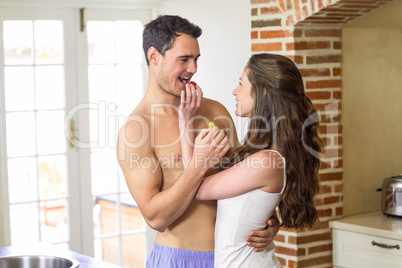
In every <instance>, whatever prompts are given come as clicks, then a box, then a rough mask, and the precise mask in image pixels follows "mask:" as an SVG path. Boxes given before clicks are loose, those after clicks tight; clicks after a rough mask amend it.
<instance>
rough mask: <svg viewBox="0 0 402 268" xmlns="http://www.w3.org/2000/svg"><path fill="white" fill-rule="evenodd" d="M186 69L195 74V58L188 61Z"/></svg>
mask: <svg viewBox="0 0 402 268" xmlns="http://www.w3.org/2000/svg"><path fill="white" fill-rule="evenodd" d="M187 71H188V72H189V73H193V74H195V73H196V72H197V61H195V60H192V61H190V63H189V65H188V67H187Z"/></svg>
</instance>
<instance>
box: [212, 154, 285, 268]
mask: <svg viewBox="0 0 402 268" xmlns="http://www.w3.org/2000/svg"><path fill="white" fill-rule="evenodd" d="M268 151H272V152H276V153H277V154H278V155H279V156H280V157H281V158H282V161H283V164H284V177H283V188H282V191H281V192H280V193H267V192H264V191H262V190H260V189H256V190H253V191H250V192H247V193H244V194H241V195H238V196H235V197H231V198H226V199H221V200H218V210H217V217H216V223H215V267H218V268H226V267H236V268H237V267H251V268H255V267H258V268H260V267H275V268H276V267H282V266H281V264H280V262H279V260H278V259H277V258H276V257H275V255H274V252H275V245H274V243H273V242H272V243H271V244H270V245H269V246H268V247H267V248H266V249H265V250H264V251H262V252H255V251H254V248H253V247H250V246H247V242H246V240H245V238H246V236H249V235H250V232H251V231H253V230H262V229H264V228H265V227H266V225H267V220H268V219H269V218H270V217H271V216H272V214H273V213H274V211H275V207H276V206H277V204H278V203H279V201H280V200H281V197H282V193H283V190H284V188H285V186H286V162H285V158H284V157H283V156H282V155H281V154H280V153H279V152H277V151H275V150H268Z"/></svg>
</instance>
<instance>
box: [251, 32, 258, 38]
mask: <svg viewBox="0 0 402 268" xmlns="http://www.w3.org/2000/svg"><path fill="white" fill-rule="evenodd" d="M257 38H258V31H252V32H251V39H257Z"/></svg>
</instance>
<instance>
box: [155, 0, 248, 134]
mask: <svg viewBox="0 0 402 268" xmlns="http://www.w3.org/2000/svg"><path fill="white" fill-rule="evenodd" d="M158 13H159V14H169V15H179V16H182V17H184V18H186V19H188V20H189V21H190V22H192V23H195V24H197V25H198V26H200V27H201V29H202V31H203V33H202V35H201V37H200V38H199V43H200V50H201V57H200V60H199V63H198V72H197V73H196V75H195V76H194V78H193V80H194V81H196V82H197V83H198V84H199V85H200V86H201V87H202V89H203V91H204V96H205V97H207V98H211V99H214V100H217V101H219V102H220V103H222V104H223V105H224V106H225V107H226V109H227V110H228V111H229V112H230V114H231V115H232V118H233V120H234V121H235V124H236V126H237V131H238V136H239V138H240V139H242V138H243V134H242V133H241V132H240V129H241V130H242V131H244V130H246V127H245V124H246V120H242V119H239V118H236V116H235V114H234V111H235V104H236V102H235V98H234V96H233V95H232V91H233V89H235V87H236V86H237V84H238V82H239V77H240V75H241V72H242V71H243V68H244V66H245V65H246V63H247V61H248V59H249V58H250V56H251V40H250V35H251V5H250V1H245V0H232V1H227V0H203V1H200V0H170V1H166V2H164V3H163V4H161V8H160V10H159V11H158Z"/></svg>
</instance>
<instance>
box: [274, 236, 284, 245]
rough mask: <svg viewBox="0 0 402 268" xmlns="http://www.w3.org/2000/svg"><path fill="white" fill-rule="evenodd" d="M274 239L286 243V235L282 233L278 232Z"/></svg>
mask: <svg viewBox="0 0 402 268" xmlns="http://www.w3.org/2000/svg"><path fill="white" fill-rule="evenodd" d="M274 240H275V241H277V242H283V243H285V236H284V235H281V234H277V235H276V236H275V238H274Z"/></svg>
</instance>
